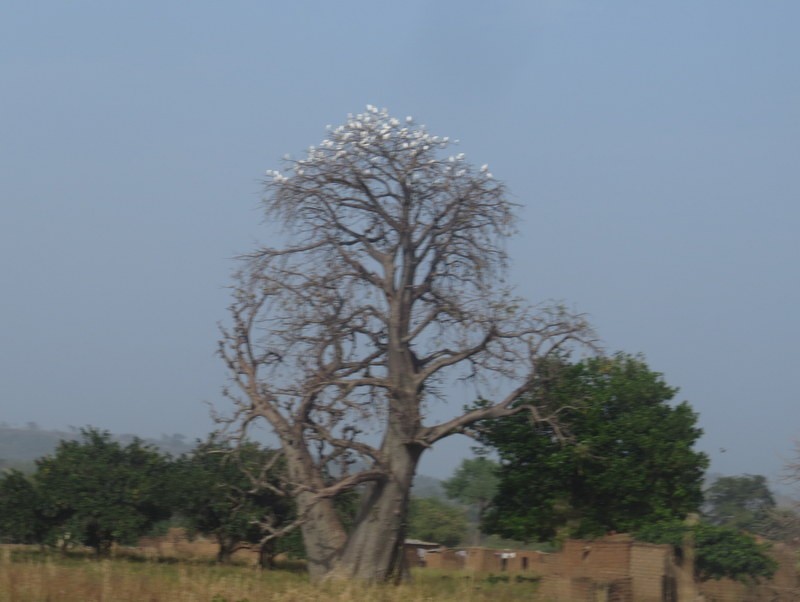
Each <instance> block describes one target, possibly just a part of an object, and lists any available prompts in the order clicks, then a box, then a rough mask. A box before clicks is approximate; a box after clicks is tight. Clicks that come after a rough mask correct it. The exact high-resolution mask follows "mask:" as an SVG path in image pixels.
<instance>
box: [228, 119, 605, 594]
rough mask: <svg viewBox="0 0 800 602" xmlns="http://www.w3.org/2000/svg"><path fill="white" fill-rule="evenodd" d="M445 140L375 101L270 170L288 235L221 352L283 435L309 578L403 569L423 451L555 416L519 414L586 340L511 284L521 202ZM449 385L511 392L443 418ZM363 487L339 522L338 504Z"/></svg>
mask: <svg viewBox="0 0 800 602" xmlns="http://www.w3.org/2000/svg"><path fill="white" fill-rule="evenodd" d="M451 144H452V143H451V141H450V140H448V139H447V138H442V137H438V136H434V135H431V134H430V133H428V131H427V130H426V129H425V128H424V127H422V126H418V125H416V124H415V123H414V122H413V120H411V119H410V118H408V119H406V120H405V121H401V120H398V119H395V118H393V117H391V116H390V115H389V114H388V113H387V112H386V111H385V110H378V109H376V108H374V107H368V108H367V111H366V112H365V113H363V114H360V115H355V116H350V117H349V118H348V120H347V122H346V123H345V124H344V125H342V126H340V127H336V128H330V130H329V132H328V136H327V138H326V139H325V140H323V141H322V143H321V144H320V145H318V146H316V147H311V148H309V149H308V152H307V153H306V155H305V157H304V158H301V159H297V160H293V159H287V160H286V162H285V169H284V170H283V171H270V172H268V175H269V177H270V181H269V182H268V183H267V185H266V190H267V195H266V198H265V201H264V205H265V209H266V215H267V218H268V220H270V221H271V222H274V223H277V224H279V225H282V226H283V227H284V234H285V238H284V242H282V243H281V244H279V245H278V246H275V247H264V248H260V249H257V250H256V251H254V252H253V253H251V254H250V255H248V256H246V257H245V258H243V261H242V264H241V269H240V270H239V271H238V273H237V275H236V284H235V290H234V300H233V303H232V305H231V308H230V310H231V323H230V325H229V326H228V327H226V328H225V329H224V330H223V340H222V341H221V345H220V351H221V355H222V357H223V358H224V360H225V362H226V363H227V366H228V368H229V369H230V374H231V379H232V381H233V384H234V385H235V386H234V388H233V390H229V391H227V393H228V394H229V396H230V397H231V399H232V401H233V402H234V404H235V409H236V410H235V412H236V413H235V415H234V416H233V417H232V419H231V421H232V422H237V423H238V424H239V425H241V426H242V427H247V426H249V425H250V424H252V423H253V422H254V421H255V420H257V419H264V420H266V421H267V422H268V423H269V424H270V426H271V427H272V430H273V431H274V432H275V434H276V435H277V437H278V439H279V441H280V445H281V448H282V450H283V452H284V455H285V459H286V466H287V470H288V476H289V480H290V482H291V486H292V488H293V490H294V494H295V499H296V501H297V507H298V519H299V520H300V521H302V533H303V539H304V541H305V547H306V551H307V553H308V566H309V570H310V572H311V575H312V577H313V578H315V579H319V578H322V577H328V578H339V579H351V578H356V579H362V580H367V581H382V580H386V579H388V578H390V577H392V576H396V575H399V574H401V573H402V571H403V558H404V555H403V547H402V543H403V538H404V531H405V524H406V514H407V509H408V500H409V490H410V487H411V484H412V479H413V476H414V471H415V469H416V466H417V463H418V461H419V459H420V456H421V455H422V453H423V452H424V450H426V449H428V448H429V447H430V446H432V445H433V444H435V443H436V442H437V441H439V440H440V439H443V438H444V437H448V436H450V435H452V434H454V433H461V432H464V431H465V429H468V428H469V427H470V425H472V424H474V423H475V422H476V421H479V420H483V419H487V418H496V417H499V416H503V415H509V414H516V413H520V412H524V411H526V410H529V411H532V412H534V413H533V414H532V415H534V416H536V417H537V418H546V416H543V415H541V414H538V413H536V408H535V407H530V408H529V407H527V406H525V405H517V406H514V407H512V404H513V402H514V401H515V400H518V399H519V397H520V395H521V394H522V393H523V392H524V391H525V390H526V389H527V388H528V387H529V385H530V382H531V379H532V378H533V375H534V373H535V368H536V366H537V365H538V363H539V362H540V361H541V360H542V358H543V357H546V356H548V355H549V354H550V353H551V352H552V351H553V350H554V349H558V348H561V347H563V346H564V345H566V344H567V343H569V342H570V341H585V340H587V339H591V336H592V335H591V332H590V330H589V328H588V327H587V324H586V323H585V321H584V320H583V318H582V317H580V316H576V315H572V314H570V313H569V312H567V311H565V310H564V309H563V308H562V307H557V306H556V307H539V308H530V307H528V306H526V305H525V304H524V303H522V302H521V301H519V300H518V299H515V298H514V296H513V295H512V294H511V293H510V291H509V289H508V288H507V287H506V286H505V285H504V283H503V273H504V268H505V266H506V253H505V251H504V248H503V242H504V240H505V239H506V237H507V236H508V235H509V234H511V232H512V230H513V227H514V221H515V219H514V215H513V212H512V205H511V203H509V201H508V199H507V197H506V192H505V188H504V187H503V185H502V184H500V183H499V182H498V181H497V180H495V179H494V178H493V177H492V174H491V173H490V172H489V170H488V167H486V166H483V167H482V168H480V169H475V168H473V167H472V166H471V165H470V164H469V163H467V161H466V160H465V158H464V155H463V154H461V153H458V154H453V155H451V156H447V154H446V150H447V148H448V147H449V146H450V145H451ZM459 368H461V369H460V370H459ZM451 377H472V378H473V379H476V378H477V379H484V381H483V382H489V381H492V382H495V383H503V384H506V385H508V389H507V391H506V392H505V394H503V395H502V396H500V397H499V398H498V399H497V400H496V402H495V403H491V404H487V405H486V406H485V407H482V408H476V409H473V410H470V411H468V412H465V413H462V414H459V415H456V416H454V417H453V418H452V419H449V420H444V421H441V422H437V421H435V420H432V419H431V418H430V416H431V412H430V408H431V407H432V406H433V405H434V404H437V403H439V402H440V401H441V400H442V397H443V395H442V392H443V391H445V390H446V389H445V388H444V383H445V382H446V381H447V379H448V378H451ZM362 486H364V487H366V489H365V494H364V496H363V502H362V506H361V510H360V511H359V513H358V515H357V517H356V518H355V520H354V522H353V524H352V528H350V529H346V528H345V526H344V525H343V524H342V521H341V520H340V517H339V516H338V515H337V512H336V509H335V506H334V503H333V499H334V498H335V497H336V496H337V495H338V494H340V493H342V492H344V491H347V490H352V489H355V488H359V487H362Z"/></svg>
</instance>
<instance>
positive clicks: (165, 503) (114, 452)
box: [33, 428, 171, 555]
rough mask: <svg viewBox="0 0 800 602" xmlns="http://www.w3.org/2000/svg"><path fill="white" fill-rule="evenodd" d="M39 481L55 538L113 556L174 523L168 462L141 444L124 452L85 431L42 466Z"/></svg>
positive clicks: (135, 443)
mask: <svg viewBox="0 0 800 602" xmlns="http://www.w3.org/2000/svg"><path fill="white" fill-rule="evenodd" d="M36 467H37V468H36V473H35V474H34V476H33V481H34V484H35V486H36V489H37V491H38V494H39V496H40V499H41V504H42V506H41V511H42V513H43V514H44V516H46V517H48V519H49V520H50V521H52V523H53V525H54V526H53V534H52V535H53V536H54V537H56V538H58V539H61V540H62V541H64V540H66V541H75V542H76V543H81V544H83V545H86V546H89V547H92V548H94V549H95V551H96V552H97V554H98V555H107V554H108V553H109V552H110V550H111V546H112V544H113V543H115V542H118V543H132V542H134V541H135V540H136V538H137V537H139V536H140V535H143V534H144V533H146V532H147V531H148V530H149V529H150V528H151V527H152V526H153V525H154V524H155V523H156V522H157V521H159V520H163V519H166V518H168V517H169V515H170V513H171V498H170V494H169V490H168V482H167V474H168V461H167V459H166V458H165V457H164V456H162V455H161V454H160V453H159V452H158V451H156V450H155V449H154V448H151V447H148V446H146V445H143V444H142V442H141V441H140V440H138V439H134V440H133V441H132V442H131V443H130V444H128V445H126V446H124V447H123V446H122V445H120V444H119V443H117V442H116V441H113V440H112V439H111V435H110V434H109V433H108V432H106V431H100V430H97V429H93V428H88V429H83V430H82V431H81V439H80V440H78V441H61V443H59V445H58V448H57V449H56V451H55V453H54V454H53V455H51V456H45V457H44V458H40V459H39V460H37V461H36Z"/></svg>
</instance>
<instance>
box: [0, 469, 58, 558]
mask: <svg viewBox="0 0 800 602" xmlns="http://www.w3.org/2000/svg"><path fill="white" fill-rule="evenodd" d="M50 522H51V521H49V520H48V518H47V517H46V516H44V514H43V513H42V501H41V495H40V494H39V490H38V488H37V487H36V486H35V485H34V483H33V482H32V481H31V479H30V478H29V477H27V476H25V475H24V474H22V473H21V472H19V471H17V470H12V471H9V472H7V473H6V474H5V475H3V476H2V477H0V541H7V542H9V543H26V544H35V543H43V542H44V541H45V539H46V537H47V533H48V531H49V530H50V528H51V524H50Z"/></svg>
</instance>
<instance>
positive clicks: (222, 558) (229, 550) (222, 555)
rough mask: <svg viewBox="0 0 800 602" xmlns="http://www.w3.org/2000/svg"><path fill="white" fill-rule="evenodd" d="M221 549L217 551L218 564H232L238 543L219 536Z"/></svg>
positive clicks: (218, 541)
mask: <svg viewBox="0 0 800 602" xmlns="http://www.w3.org/2000/svg"><path fill="white" fill-rule="evenodd" d="M217 543H218V544H219V549H218V550H217V562H218V563H219V564H230V562H231V558H232V557H233V552H234V551H235V547H236V543H235V542H234V541H232V540H230V539H228V538H227V537H225V536H223V535H219V536H217Z"/></svg>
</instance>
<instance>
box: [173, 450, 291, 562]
mask: <svg viewBox="0 0 800 602" xmlns="http://www.w3.org/2000/svg"><path fill="white" fill-rule="evenodd" d="M176 464H177V467H176V472H175V474H176V477H177V480H178V489H179V491H180V492H181V499H180V500H179V502H178V504H177V507H178V509H179V510H180V512H181V513H182V514H183V516H184V518H185V519H186V521H187V522H188V524H189V526H190V528H191V529H193V530H195V531H199V532H200V533H203V534H205V535H210V536H212V537H214V539H215V540H216V541H217V544H218V545H219V550H218V553H217V561H218V562H221V563H226V562H229V561H230V560H231V557H232V555H233V553H234V552H235V551H236V550H238V549H241V548H249V547H253V546H255V547H258V548H259V550H260V552H261V561H262V564H265V565H271V559H272V551H273V550H274V546H275V540H276V539H278V538H279V537H281V536H283V535H285V534H288V532H289V530H290V529H289V528H288V527H289V526H291V524H292V519H293V514H294V505H293V504H292V502H291V500H289V499H287V497H286V496H285V495H283V493H282V491H281V490H279V489H278V488H277V487H276V484H277V483H278V482H279V475H278V472H279V471H280V470H281V469H282V467H281V465H280V457H279V454H277V453H276V452H274V451H271V450H268V449H264V448H262V447H260V446H259V445H258V444H256V443H253V442H248V443H244V444H242V445H240V446H238V448H235V449H234V448H231V447H230V446H229V445H226V444H223V443H220V442H218V441H216V440H214V439H213V438H212V439H210V440H209V441H205V442H200V443H198V444H197V446H196V447H195V449H194V451H193V452H192V453H191V454H189V455H187V456H183V457H181V458H180V459H179V460H178V462H177V463H176Z"/></svg>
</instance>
